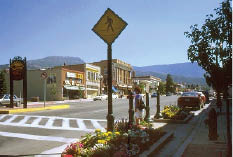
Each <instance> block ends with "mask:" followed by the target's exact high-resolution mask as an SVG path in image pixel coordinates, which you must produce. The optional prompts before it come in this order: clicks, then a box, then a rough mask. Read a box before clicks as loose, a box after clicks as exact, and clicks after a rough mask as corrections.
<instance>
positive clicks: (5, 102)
mask: <svg viewBox="0 0 233 157" xmlns="http://www.w3.org/2000/svg"><path fill="white" fill-rule="evenodd" d="M13 102H14V105H15V106H19V105H20V102H21V101H20V98H18V97H17V96H16V95H14V96H13ZM9 104H10V94H4V95H3V96H2V97H1V98H0V105H9Z"/></svg>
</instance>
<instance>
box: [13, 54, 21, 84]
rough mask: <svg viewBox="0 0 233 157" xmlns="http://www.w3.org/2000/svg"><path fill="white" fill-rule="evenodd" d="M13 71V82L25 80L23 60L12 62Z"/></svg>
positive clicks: (18, 59)
mask: <svg viewBox="0 0 233 157" xmlns="http://www.w3.org/2000/svg"><path fill="white" fill-rule="evenodd" d="M11 70H12V78H13V80H22V79H23V78H24V61H23V60H22V59H21V58H17V59H15V60H12V63H11Z"/></svg>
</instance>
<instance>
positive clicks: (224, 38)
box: [185, 0, 232, 93]
mask: <svg viewBox="0 0 233 157" xmlns="http://www.w3.org/2000/svg"><path fill="white" fill-rule="evenodd" d="M215 11H216V15H217V17H216V18H214V16H213V15H212V14H210V15H207V19H206V20H205V23H204V24H203V26H202V27H201V29H199V28H198V25H194V26H191V27H190V29H191V32H190V33H189V32H185V35H186V37H188V38H191V43H192V44H191V45H190V46H189V48H188V59H189V60H190V61H191V62H192V63H193V62H197V63H198V65H199V66H201V67H202V68H203V69H204V70H205V71H206V73H205V75H204V76H205V78H206V82H207V84H208V85H210V86H212V87H213V88H215V90H216V91H217V93H220V92H222V91H223V90H224V88H225V87H226V84H228V83H229V80H231V71H230V70H227V69H230V68H231V60H232V9H231V5H230V2H229V0H227V1H224V2H222V3H221V7H220V8H217V9H215ZM226 71H228V72H230V73H226ZM229 77H230V78H229ZM224 81H226V82H228V83H224V84H223V82H224Z"/></svg>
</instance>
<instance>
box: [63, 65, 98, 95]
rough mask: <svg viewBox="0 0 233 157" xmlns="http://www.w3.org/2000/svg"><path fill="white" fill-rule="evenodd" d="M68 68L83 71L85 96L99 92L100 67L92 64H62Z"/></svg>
mask: <svg viewBox="0 0 233 157" xmlns="http://www.w3.org/2000/svg"><path fill="white" fill-rule="evenodd" d="M63 67H65V68H67V69H70V70H78V71H82V72H84V73H85V76H86V78H85V82H86V84H85V98H93V97H95V96H97V95H98V94H100V93H101V89H100V86H101V84H100V81H101V77H100V76H101V72H100V71H101V68H100V67H99V66H95V65H92V64H87V63H85V64H77V65H66V66H63Z"/></svg>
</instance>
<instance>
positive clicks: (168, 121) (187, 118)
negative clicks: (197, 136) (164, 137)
mask: <svg viewBox="0 0 233 157" xmlns="http://www.w3.org/2000/svg"><path fill="white" fill-rule="evenodd" d="M193 116H194V113H190V114H189V115H188V116H187V117H186V118H185V119H183V120H176V119H154V122H162V123H175V124H186V123H188V121H189V120H190V119H192V117H193Z"/></svg>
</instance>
